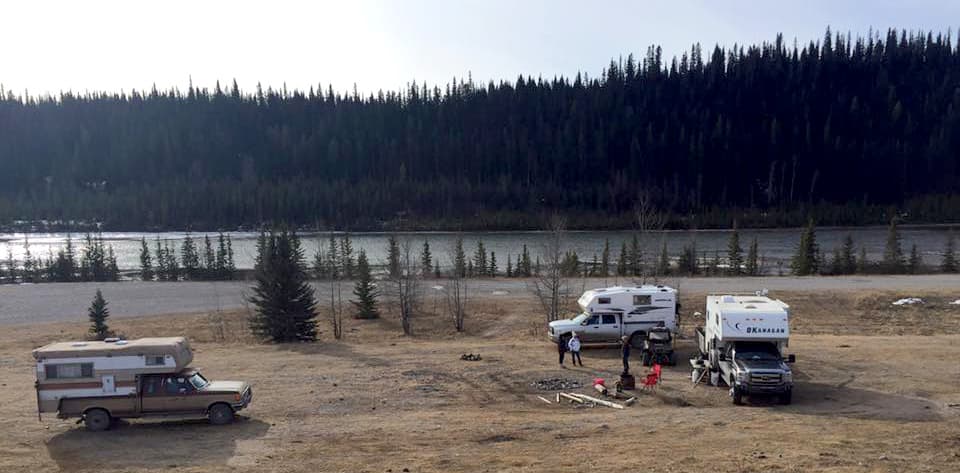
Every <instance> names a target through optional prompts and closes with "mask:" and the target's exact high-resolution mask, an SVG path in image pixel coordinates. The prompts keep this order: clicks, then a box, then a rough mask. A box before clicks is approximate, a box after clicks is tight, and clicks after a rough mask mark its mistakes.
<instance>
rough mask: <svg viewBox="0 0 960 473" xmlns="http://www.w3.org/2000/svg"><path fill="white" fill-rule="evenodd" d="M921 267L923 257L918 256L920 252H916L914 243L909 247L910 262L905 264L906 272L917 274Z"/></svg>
mask: <svg viewBox="0 0 960 473" xmlns="http://www.w3.org/2000/svg"><path fill="white" fill-rule="evenodd" d="M922 267H923V257H921V256H920V252H919V251H917V245H916V243H914V244H913V246H911V247H910V260H909V261H908V263H907V270H908V271H909V273H910V274H917V273H919V272H920V270H921V269H922Z"/></svg>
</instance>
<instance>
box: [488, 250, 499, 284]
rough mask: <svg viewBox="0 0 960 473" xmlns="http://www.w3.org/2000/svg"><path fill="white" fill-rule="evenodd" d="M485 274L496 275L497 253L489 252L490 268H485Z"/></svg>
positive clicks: (492, 276)
mask: <svg viewBox="0 0 960 473" xmlns="http://www.w3.org/2000/svg"><path fill="white" fill-rule="evenodd" d="M487 275H488V276H490V277H491V278H495V277H497V254H496V253H494V252H492V251H491V252H490V269H488V270H487Z"/></svg>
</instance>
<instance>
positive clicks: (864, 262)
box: [857, 246, 870, 274]
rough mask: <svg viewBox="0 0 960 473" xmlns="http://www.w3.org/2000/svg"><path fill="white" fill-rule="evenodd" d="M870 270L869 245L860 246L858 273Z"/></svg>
mask: <svg viewBox="0 0 960 473" xmlns="http://www.w3.org/2000/svg"><path fill="white" fill-rule="evenodd" d="M869 270H870V261H869V260H868V259H867V247H865V246H861V247H860V255H859V256H858V257H857V273H859V274H865V273H866V272H867V271H869Z"/></svg>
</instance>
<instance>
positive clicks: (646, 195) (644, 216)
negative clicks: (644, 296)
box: [634, 190, 667, 284]
mask: <svg viewBox="0 0 960 473" xmlns="http://www.w3.org/2000/svg"><path fill="white" fill-rule="evenodd" d="M634 212H635V215H636V218H637V235H638V239H639V241H640V248H641V251H643V252H642V253H641V256H639V259H640V278H641V280H640V283H641V284H643V283H646V282H647V278H649V277H651V275H653V274H654V273H655V272H656V266H657V265H649V264H645V263H644V262H643V256H642V255H643V254H647V253H650V252H652V250H651V251H647V249H648V248H650V245H649V244H648V243H649V240H650V236H651V235H650V234H651V233H654V232H659V231H661V230H663V227H664V225H665V224H666V223H667V222H666V218H665V217H664V214H663V212H661V211H660V209H658V208H657V207H656V206H655V205H654V204H653V198H652V197H651V196H650V192H649V191H647V190H643V191H640V194H639V195H638V196H637V206H636V209H635V211H634ZM651 254H652V253H651ZM651 269H652V270H653V271H651ZM657 276H658V275H657Z"/></svg>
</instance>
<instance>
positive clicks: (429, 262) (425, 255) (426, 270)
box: [398, 240, 433, 277]
mask: <svg viewBox="0 0 960 473" xmlns="http://www.w3.org/2000/svg"><path fill="white" fill-rule="evenodd" d="M398 263H399V258H398ZM432 271H433V255H432V254H431V253H430V242H429V241H427V240H424V241H423V251H421V252H420V272H421V273H422V274H423V277H428V276H429V275H430V273H431V272H432Z"/></svg>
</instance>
